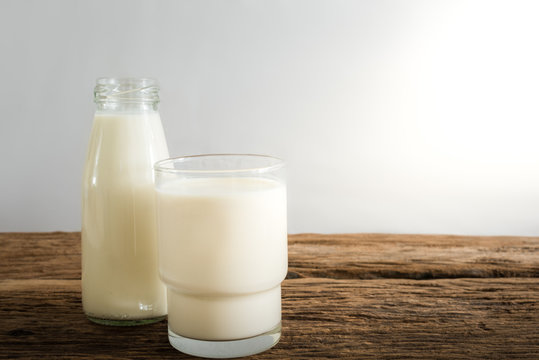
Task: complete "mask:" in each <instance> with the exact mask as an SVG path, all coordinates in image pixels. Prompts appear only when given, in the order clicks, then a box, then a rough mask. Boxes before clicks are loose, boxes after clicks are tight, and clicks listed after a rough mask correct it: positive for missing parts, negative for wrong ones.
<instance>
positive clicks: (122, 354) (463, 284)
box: [0, 278, 539, 359]
mask: <svg viewBox="0 0 539 360" xmlns="http://www.w3.org/2000/svg"><path fill="white" fill-rule="evenodd" d="M538 303H539V281H538V279H536V278H490V279H482V278H477V279H438V280H408V279H376V280H357V279H337V280H335V279H324V278H298V279H288V280H285V282H284V283H283V337H282V339H281V342H280V343H279V344H278V345H277V346H276V347H275V348H273V349H271V350H270V351H268V352H265V353H263V354H260V355H257V356H254V357H252V358H253V359H285V358H294V359H312V358H328V359H329V358H339V359H342V358H350V359H358V358H367V359H368V358H385V359H432V358H443V359H462V358H466V359H537V358H538V354H539V330H538V329H539V311H538V310H539V309H538V308H537V307H538V305H537V304H538ZM0 358H2V359H7V358H10V359H12V358H25V359H36V358H43V359H148V358H160V359H188V358H190V357H188V356H186V355H183V354H181V353H179V352H177V351H175V350H174V349H173V348H172V347H171V346H170V345H169V344H168V341H167V335H166V322H161V323H157V324H153V325H148V326H142V327H131V328H116V327H106V326H100V325H96V324H93V323H91V322H89V321H88V320H86V318H85V317H84V315H83V313H82V308H81V302H80V281H79V280H47V279H30V280H3V281H0Z"/></svg>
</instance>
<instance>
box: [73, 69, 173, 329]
mask: <svg viewBox="0 0 539 360" xmlns="http://www.w3.org/2000/svg"><path fill="white" fill-rule="evenodd" d="M95 102H96V104H97V111H96V113H95V117H94V122H93V128H92V133H91V136H90V143H89V146H88V153H87V158H86V164H85V168H84V178H83V195H82V303H83V308H84V312H85V313H86V315H87V316H88V317H89V318H90V320H92V321H95V322H98V323H102V324H108V325H136V324H144V323H149V322H154V321H158V320H161V319H163V318H164V317H165V315H166V313H167V309H166V290H165V286H164V285H163V284H162V283H161V281H160V280H159V275H158V265H157V243H156V220H155V199H154V190H153V184H154V181H153V174H152V166H153V164H154V163H155V162H156V161H158V160H160V159H164V158H167V157H168V150H167V145H166V141H165V136H164V133H163V128H162V125H161V120H160V117H159V113H158V111H157V104H158V102H159V97H158V87H157V83H156V81H154V80H151V79H114V78H105V79H98V81H97V85H96V88H95Z"/></svg>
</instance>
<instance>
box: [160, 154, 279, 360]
mask: <svg viewBox="0 0 539 360" xmlns="http://www.w3.org/2000/svg"><path fill="white" fill-rule="evenodd" d="M154 173H155V188H156V199H157V202H156V208H157V233H158V249H159V251H158V252H159V274H160V276H161V279H162V280H163V282H164V283H165V284H166V286H167V290H168V291H167V305H168V329H169V341H170V343H171V345H172V346H173V347H175V348H176V349H178V350H180V351H182V352H184V353H187V354H190V355H195V356H201V357H209V358H230V357H240V356H247V355H252V354H256V353H259V352H262V351H264V350H267V349H269V348H271V347H272V346H274V345H275V344H276V343H277V342H278V341H279V338H280V336H281V282H282V281H283V280H284V278H285V276H286V273H287V266H288V257H287V224H286V185H285V180H284V163H283V161H282V160H280V159H277V158H274V157H270V156H263V155H235V154H227V155H199V156H187V157H179V158H173V159H167V160H163V161H159V162H157V163H156V164H155V166H154Z"/></svg>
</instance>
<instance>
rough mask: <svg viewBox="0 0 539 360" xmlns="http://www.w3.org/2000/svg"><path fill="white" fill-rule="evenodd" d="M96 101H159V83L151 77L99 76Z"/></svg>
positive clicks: (151, 102) (153, 102)
mask: <svg viewBox="0 0 539 360" xmlns="http://www.w3.org/2000/svg"><path fill="white" fill-rule="evenodd" d="M94 101H95V102H96V103H97V104H100V103H149V104H157V103H159V84H158V83H157V80H155V79H151V78H105V77H103V78H98V79H97V81H96V85H95V88H94Z"/></svg>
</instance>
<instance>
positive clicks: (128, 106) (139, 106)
mask: <svg viewBox="0 0 539 360" xmlns="http://www.w3.org/2000/svg"><path fill="white" fill-rule="evenodd" d="M96 111H99V112H134V113H145V112H156V111H158V103H146V102H144V103H142V102H141V103H132V102H129V103H122V102H109V101H103V102H96Z"/></svg>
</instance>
